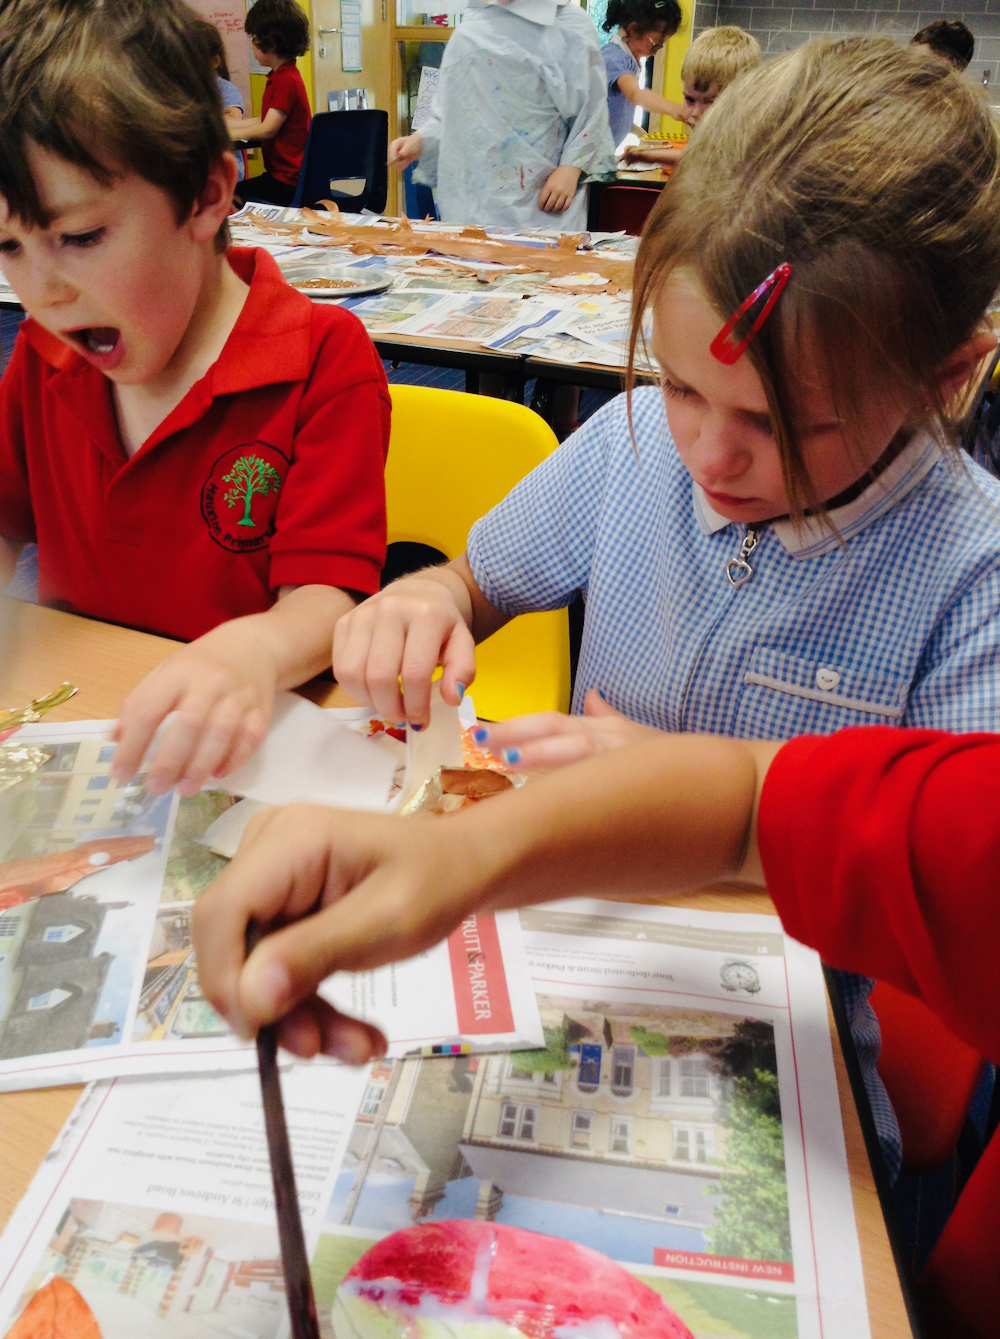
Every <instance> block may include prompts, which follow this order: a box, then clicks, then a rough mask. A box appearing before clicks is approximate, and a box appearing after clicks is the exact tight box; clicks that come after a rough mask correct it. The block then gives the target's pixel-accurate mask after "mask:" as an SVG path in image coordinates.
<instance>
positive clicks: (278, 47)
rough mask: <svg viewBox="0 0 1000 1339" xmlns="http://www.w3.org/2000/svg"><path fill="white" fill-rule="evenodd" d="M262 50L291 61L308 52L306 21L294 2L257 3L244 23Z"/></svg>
mask: <svg viewBox="0 0 1000 1339" xmlns="http://www.w3.org/2000/svg"><path fill="white" fill-rule="evenodd" d="M243 26H244V28H245V29H246V31H247V33H248V34H249V35H250V36H251V37H252V38H253V40H254V41H255V42H256V43H257V45H258V46H259V47H260V49H261V51H273V52H274V54H275V55H276V56H280V57H281V58H282V60H294V59H295V58H296V56H304V55H305V54H306V52H307V51H308V50H309V20H308V19H307V18H306V16H305V14H304V13H303V12H302V10H301V9H300V8H299V6H298V5H297V4H296V3H295V0H257V3H256V4H255V5H254V7H253V8H252V9H251V10H250V11H249V13H248V14H247V18H246V23H244V25H243Z"/></svg>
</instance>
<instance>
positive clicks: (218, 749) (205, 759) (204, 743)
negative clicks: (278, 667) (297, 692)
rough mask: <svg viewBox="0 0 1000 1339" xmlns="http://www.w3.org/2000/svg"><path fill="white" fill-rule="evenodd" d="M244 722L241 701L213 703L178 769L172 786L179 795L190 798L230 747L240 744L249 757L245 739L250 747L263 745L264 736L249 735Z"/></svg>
mask: <svg viewBox="0 0 1000 1339" xmlns="http://www.w3.org/2000/svg"><path fill="white" fill-rule="evenodd" d="M246 720H247V708H246V704H245V702H242V701H239V700H236V701H234V700H233V699H231V698H227V699H224V700H223V701H221V702H219V703H217V704H216V706H215V707H214V708H213V710H212V712H211V713H210V715H209V717H208V719H207V720H206V721H205V724H204V725H203V726H202V728H201V730H200V731H199V732H198V734H197V735H196V736H195V738H194V740H193V743H192V746H191V751H190V753H189V755H188V757H187V760H186V761H185V762H184V763H183V765H182V766H181V767H180V768H179V769H178V774H177V779H176V782H175V783H174V784H175V785H176V786H177V789H178V791H179V792H180V794H181V795H194V794H195V792H196V791H199V790H200V789H201V788H202V786H203V785H204V784H205V782H206V781H207V780H208V778H209V777H210V776H214V775H216V774H217V773H218V771H219V768H220V767H221V765H222V763H223V762H224V760H225V759H227V758H228V757H229V756H230V754H232V752H233V750H234V747H236V746H239V745H242V748H241V749H240V751H241V752H247V756H248V757H249V754H250V753H251V752H253V748H251V749H250V750H249V751H247V750H246V743H247V740H248V737H249V738H250V739H253V741H254V744H253V747H254V748H255V747H257V746H258V745H259V744H261V743H262V742H263V739H264V734H261V733H259V732H254V733H251V732H250V731H249V730H248V729H247V727H246ZM264 733H266V731H265V732H264Z"/></svg>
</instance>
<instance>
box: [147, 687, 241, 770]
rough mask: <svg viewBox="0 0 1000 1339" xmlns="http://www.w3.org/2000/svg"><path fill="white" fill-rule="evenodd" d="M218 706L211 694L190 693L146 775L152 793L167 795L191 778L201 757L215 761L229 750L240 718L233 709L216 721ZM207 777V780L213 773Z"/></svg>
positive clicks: (158, 747) (159, 746) (166, 732)
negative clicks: (173, 788) (199, 756)
mask: <svg viewBox="0 0 1000 1339" xmlns="http://www.w3.org/2000/svg"><path fill="white" fill-rule="evenodd" d="M217 707H218V702H217V700H216V698H215V696H214V695H209V694H190V693H189V694H187V695H186V696H185V698H184V699H183V700H182V701H181V703H180V706H179V707H178V710H177V715H176V716H175V717H174V719H173V721H172V722H171V724H170V726H169V728H168V729H167V730H165V731H164V733H163V738H162V739H161V740H160V742H159V745H158V746H157V749H156V753H155V754H154V755H153V758H152V761H151V762H150V765H149V771H148V772H147V773H146V783H145V784H146V789H147V790H148V791H149V792H150V794H152V795H165V794H166V793H167V791H168V790H170V788H171V787H172V786H176V785H177V783H178V781H180V779H181V777H184V776H187V775H188V772H189V769H191V767H192V764H193V763H194V761H195V758H196V757H197V756H198V755H199V754H201V756H204V757H208V758H210V759H212V760H213V762H214V761H215V760H218V759H220V758H223V757H224V756H225V754H226V753H227V752H228V751H229V745H230V743H231V741H232V733H233V727H234V725H235V723H236V721H237V720H238V717H237V716H236V714H235V712H233V711H232V710H231V709H230V710H227V711H225V713H224V714H223V715H221V716H220V717H218V718H215V717H214V715H213V713H214V712H215V710H216V709H217ZM192 774H193V773H192ZM204 775H205V776H206V777H207V776H208V775H209V772H205V773H204Z"/></svg>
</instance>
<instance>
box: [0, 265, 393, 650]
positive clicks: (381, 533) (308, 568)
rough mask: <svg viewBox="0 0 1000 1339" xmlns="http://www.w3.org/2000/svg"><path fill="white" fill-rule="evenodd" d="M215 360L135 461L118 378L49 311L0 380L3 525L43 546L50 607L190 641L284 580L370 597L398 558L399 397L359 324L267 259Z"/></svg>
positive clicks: (255, 603)
mask: <svg viewBox="0 0 1000 1339" xmlns="http://www.w3.org/2000/svg"><path fill="white" fill-rule="evenodd" d="M228 260H229V263H230V265H232V267H233V269H234V270H235V271H236V273H237V274H238V275H239V276H240V278H242V279H244V280H245V281H247V282H249V283H250V292H249V294H248V296H247V300H246V303H245V305H244V307H243V311H242V312H241V313H240V317H239V320H238V321H237V323H236V325H235V327H234V328H233V332H232V334H231V335H230V336H229V339H228V340H227V342H226V346H225V348H224V349H223V351H222V354H221V355H220V357H219V359H218V361H217V362H216V363H215V364H214V365H213V366H212V367H211V368H210V369H209V370H208V372H207V373H206V375H205V376H204V377H203V378H202V380H201V381H199V382H198V383H197V384H196V385H194V386H192V388H191V389H190V390H189V391H188V393H187V395H185V397H184V399H183V400H182V401H181V402H180V404H179V405H178V406H177V407H176V409H174V410H173V411H172V412H171V413H170V414H169V415H168V416H167V418H166V419H164V421H163V422H162V423H161V424H160V426H159V427H158V428H157V429H156V431H155V432H154V433H153V434H152V436H151V437H149V438H148V440H147V441H145V442H144V443H143V444H142V446H141V448H140V449H139V450H138V451H137V452H136V454H135V455H134V456H133V457H132V458H131V459H129V458H128V457H127V455H126V453H125V450H124V448H123V447H122V444H121V440H120V438H119V435H118V425H117V422H116V418H115V411H114V405H113V401H112V397H111V383H110V382H109V381H108V380H107V378H106V377H105V376H104V375H103V374H102V373H101V372H99V371H98V370H97V369H96V368H94V367H92V366H91V365H90V363H88V362H87V361H86V360H85V359H84V358H83V357H81V356H80V354H78V353H77V352H75V350H73V349H71V348H70V347H69V346H68V345H66V344H64V343H63V342H62V341H61V340H58V339H56V338H55V337H54V336H52V335H50V334H48V332H46V331H45V330H44V329H43V328H42V327H41V326H39V325H37V324H36V323H35V322H34V321H31V320H28V321H25V322H24V324H23V325H22V326H21V330H20V332H19V336H18V340H17V344H16V346H15V350H14V356H13V358H12V359H11V362H10V365H9V366H8V368H7V371H6V372H5V373H4V376H3V380H2V381H0V534H2V535H4V536H6V537H7V538H9V539H12V540H15V541H17V540H20V541H31V540H37V541H38V572H39V599H40V600H41V601H44V602H45V603H48V604H55V605H57V606H59V607H61V608H64V609H69V610H71V611H72V612H75V613H80V614H86V615H88V616H89V617H91V618H99V619H104V620H106V621H108V622H112V623H123V624H127V625H128V626H130V627H136V628H142V629H145V630H147V631H150V632H156V633H159V634H161V635H162V636H165V637H176V638H181V639H183V640H192V639H193V638H195V637H200V636H201V635H202V633H205V632H208V631H209V630H210V629H211V628H214V627H216V626H217V625H218V624H220V623H224V622H226V621H227V620H228V619H231V618H236V617H238V616H239V615H241V614H254V613H259V612H261V611H263V610H265V609H268V608H270V606H271V605H272V604H273V603H274V601H275V598H276V593H277V590H278V588H279V587H280V586H283V585H308V584H311V583H317V584H321V585H328V586H341V587H345V588H347V589H349V590H358V591H363V592H365V593H366V594H367V593H371V592H374V591H376V590H378V586H379V577H380V573H381V568H382V564H383V563H384V561H385V484H384V464H385V454H386V451H387V449H388V441H389V412H390V402H389V391H388V387H387V386H386V381H385V374H384V372H383V370H382V364H381V361H380V360H379V357H378V355H377V353H376V352H375V348H374V346H373V345H372V343H371V340H370V339H369V338H368V335H367V334H366V333H365V330H364V327H363V326H362V325H361V323H360V321H358V320H357V318H356V317H354V316H352V315H351V314H350V313H349V312H346V311H344V310H343V309H342V308H340V307H336V306H330V305H326V304H320V303H313V302H310V300H309V299H308V298H307V297H305V296H304V295H303V294H301V293H297V292H295V290H294V289H292V288H290V287H289V286H288V285H287V284H286V283H285V281H284V279H283V278H282V275H281V272H280V271H279V269H278V267H277V265H276V264H275V263H274V261H273V260H272V259H271V257H270V256H269V255H268V254H267V253H266V252H265V251H256V250H250V249H242V250H241V249H233V250H231V251H229V252H228Z"/></svg>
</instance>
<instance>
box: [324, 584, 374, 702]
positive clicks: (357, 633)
mask: <svg viewBox="0 0 1000 1339" xmlns="http://www.w3.org/2000/svg"><path fill="white" fill-rule="evenodd" d="M371 641H372V619H371V614H370V612H369V610H367V609H366V608H365V605H363V604H361V605H358V607H357V609H355V610H354V611H353V612H352V613H350V614H345V615H344V617H343V618H339V619H338V620H337V624H336V626H335V628H334V630H333V677H334V678H335V679H336V680H337V682H338V683H339V684H340V686H341V688H343V689H344V691H345V692H347V693H350V695H351V697H353V698H354V699H355V701H357V702H360V703H362V704H363V705H364V706H371V702H370V700H369V698H368V685H367V684H366V682H365V667H366V665H367V664H368V652H369V649H370V647H371Z"/></svg>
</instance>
